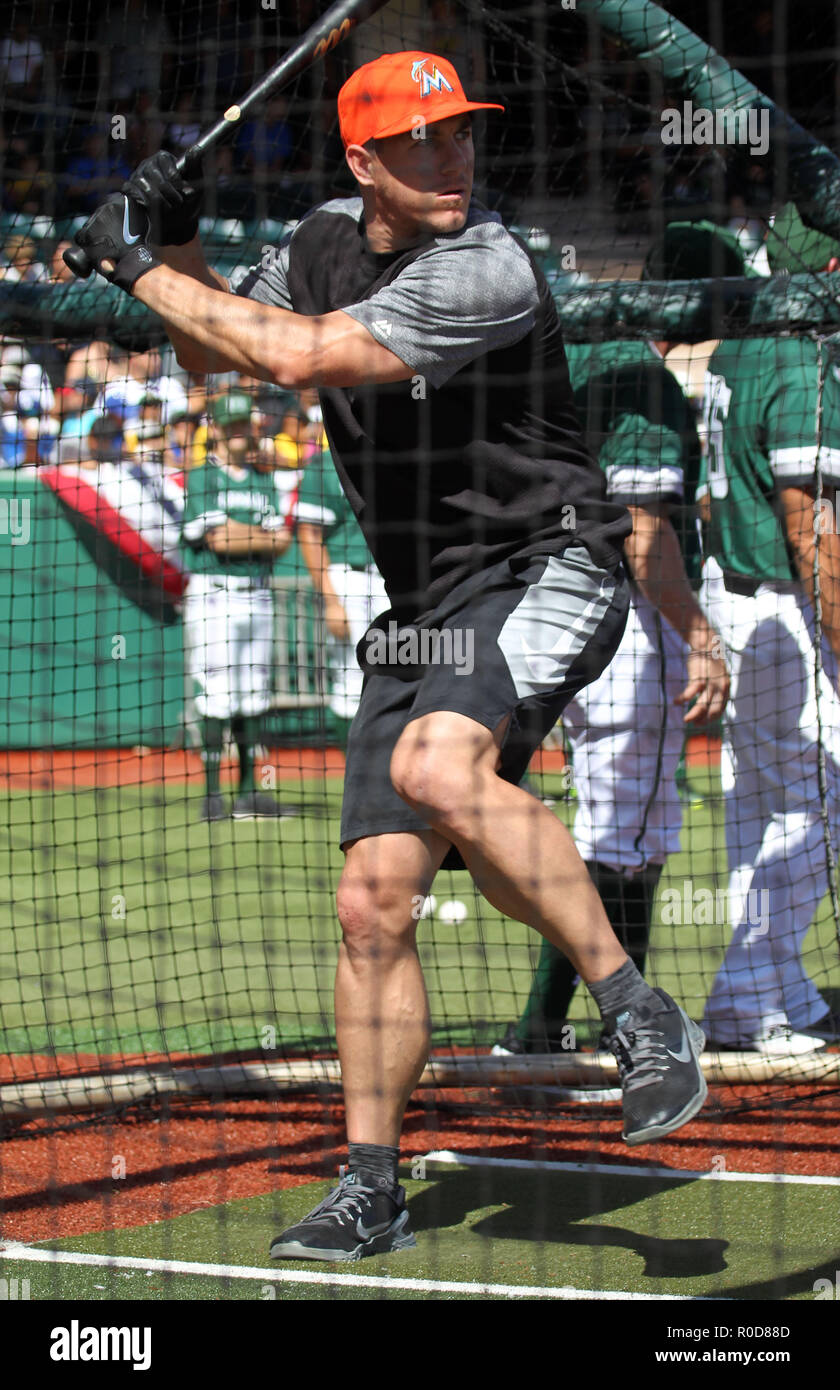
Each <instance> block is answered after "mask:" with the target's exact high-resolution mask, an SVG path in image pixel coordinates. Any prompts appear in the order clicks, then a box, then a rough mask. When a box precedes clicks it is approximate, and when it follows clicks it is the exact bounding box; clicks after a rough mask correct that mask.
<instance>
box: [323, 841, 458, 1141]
mask: <svg viewBox="0 0 840 1390" xmlns="http://www.w3.org/2000/svg"><path fill="white" fill-rule="evenodd" d="M448 849H449V842H448V841H447V840H444V839H443V838H442V837H441V836H440V835H437V834H435V833H434V832H433V831H426V832H423V833H422V834H416V835H415V834H395V835H377V836H372V837H370V838H367V839H363V840H356V841H354V842H353V843H352V844H351V845H350V846H349V848H348V850H347V856H346V860H345V865H344V872H343V874H342V877H341V882H340V884H339V888H338V915H339V920H340V922H341V926H342V930H343V941H342V944H341V947H340V948H339V957H338V972H337V975H336V982H335V1020H336V1035H337V1038H338V1052H339V1057H340V1059H341V1075H342V1082H343V1086H344V1099H345V1105H346V1111H347V1137H348V1139H349V1141H350V1143H365V1144H387V1145H392V1146H394V1147H397V1146H398V1145H399V1142H400V1129H401V1126H402V1118H403V1112H404V1110H405V1107H406V1104H407V1102H408V1098H409V1096H410V1095H411V1092H412V1091H413V1090H414V1087H415V1086H416V1084H417V1081H418V1078H419V1076H420V1073H421V1072H422V1070H423V1068H424V1067H425V1065H426V1062H427V1060H428V1056H429V1006H428V1000H427V998H426V987H425V984H424V982H423V975H422V971H421V968H420V960H419V958H418V955H417V945H416V937H417V920H418V917H419V906H420V902H421V900H422V898H424V897H426V895H427V894H428V893H429V890H430V888H431V885H432V882H433V880H434V877H435V874H436V873H437V871H438V869H439V867H440V865H441V863H442V862H443V859H444V858H445V856H446V852H447V850H448Z"/></svg>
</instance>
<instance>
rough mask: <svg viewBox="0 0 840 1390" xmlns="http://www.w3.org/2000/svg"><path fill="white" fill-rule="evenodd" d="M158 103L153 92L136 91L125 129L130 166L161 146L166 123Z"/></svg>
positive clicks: (154, 152) (155, 151)
mask: <svg viewBox="0 0 840 1390" xmlns="http://www.w3.org/2000/svg"><path fill="white" fill-rule="evenodd" d="M158 103H159V97H158V96H156V95H155V93H154V92H138V93H137V97H136V100H135V102H134V107H133V109H132V110H131V111H130V113H129V116H128V122H127V129H126V144H127V147H128V149H127V158H128V161H129V163H130V164H131V166H132V168H133V167H134V166H135V165H137V164H139V163H140V161H141V160H143V159H147V158H148V157H149V156H150V155H153V154H156V153H157V151H158V150H160V149H162V148H163V142H164V137H165V134H166V125H165V123H164V121H163V119H162V118H161V114H160V107H159V104H158Z"/></svg>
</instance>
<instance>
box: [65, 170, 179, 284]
mask: <svg viewBox="0 0 840 1390" xmlns="http://www.w3.org/2000/svg"><path fill="white" fill-rule="evenodd" d="M148 239H149V217H148V214H147V212H146V210H145V208H142V207H140V206H139V204H137V203H135V202H134V201H133V200H132V199H130V198H127V197H126V196H125V194H124V193H112V194H111V196H110V198H108V199H106V201H105V202H104V203H103V204H102V206H101V207H98V208H97V209H96V212H95V213H94V214H93V216H92V217H89V218H88V220H87V222H86V223H85V225H84V226H83V227H80V228H79V230H78V232H77V233H76V235H75V237H74V240H75V241H76V242H77V243H78V245H79V246H81V248H82V250H83V251H84V253H85V255H86V256H87V257H88V259H89V260H90V261H92V262H93V266H94V269H95V270H98V271H99V274H100V275H104V277H105V279H106V280H110V282H111V284H112V285H118V286H119V288H120V289H121V290H125V291H126V292H127V293H128V294H131V292H132V289H133V286H134V285H135V283H136V282H137V281H138V280H139V279H140V276H141V275H145V274H146V271H147V270H154V268H155V266H158V265H160V264H161V262H160V261H159V260H157V258H156V257H155V256H153V255H152V253H151V251H150V250H149V247H148V244H147V243H148Z"/></svg>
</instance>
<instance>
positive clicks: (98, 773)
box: [0, 735, 720, 791]
mask: <svg viewBox="0 0 840 1390" xmlns="http://www.w3.org/2000/svg"><path fill="white" fill-rule="evenodd" d="M686 761H687V762H688V764H689V766H690V767H713V766H716V765H717V764H718V763H719V762H720V740H719V739H715V738H708V737H706V736H705V735H696V736H694V737H692V738H690V739H689V740H688V743H687V745H686ZM268 762H269V763H270V764H272V765H273V766H274V767H276V768H277V771H278V772H279V773H280V775H281V777H287V778H294V777H300V778H302V779H305V780H310V779H311V778H315V777H329V778H334V777H341V776H343V774H344V754H343V753H342V752H341V751H340V750H339V749H338V748H273V749H271V750H269V753H268ZM565 765H566V759H565V757H564V755H563V752H562V750H561V749H556V748H555V749H549V750H545V751H544V750H542V749H540V750H539V752H537V753H536V754H535V755H534V758H533V759H532V762H531V767H532V769H533V771H534V772H536V773H546V772H562V771H563V768H564V767H565ZM222 773H223V776H224V777H225V778H226V779H227V780H230V781H234V780H235V776H236V761H235V760H229V761H228V762H226V763H223V765H222ZM203 778H204V770H203V767H202V763H201V758H200V757H199V755H198V753H197V752H194V751H192V750H188V749H176V750H171V749H166V748H99V749H84V748H34V749H8V748H7V749H0V788H2V787H4V786H6V787H11V788H14V789H15V790H21V791H29V790H31V789H39V788H40V789H42V790H45V791H49V790H52V789H59V788H68V787H69V788H73V787H129V786H144V785H145V786H148V785H149V784H154V785H160V783H162V782H167V783H170V782H201V781H202V780H203Z"/></svg>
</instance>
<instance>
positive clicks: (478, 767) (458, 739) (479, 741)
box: [390, 716, 497, 826]
mask: <svg viewBox="0 0 840 1390" xmlns="http://www.w3.org/2000/svg"><path fill="white" fill-rule="evenodd" d="M456 718H458V716H456ZM464 725H466V726H467V727H466V728H464V727H463V726H464ZM469 726H472V727H471V728H470V727H469ZM496 758H497V750H496V748H495V745H494V744H493V741H492V735H491V734H489V733H488V732H487V730H485V729H482V728H481V727H480V726H479V725H477V724H475V723H474V722H473V721H472V720H469V721H468V720H466V719H462V720H461V723H460V725H459V726H458V727H455V726H454V725H453V724H452V722H451V719H447V722H446V723H444V720H443V719H441V720H440V721H438V722H437V723H436V724H430V723H427V721H426V720H417V721H416V723H413V724H409V725H408V727H407V728H406V729H405V731H404V732H403V734H402V736H401V737H400V739H399V741H398V743H397V746H396V748H395V749H394V752H393V756H392V758H391V769H390V772H391V782H392V784H393V787H394V790H395V791H396V792H397V794H398V796H401V797H402V799H403V801H406V802H408V804H409V806H412V807H413V808H414V809H415V810H418V811H420V812H421V813H423V814H425V815H427V816H430V817H432V818H434V820H435V821H437V822H438V823H439V824H441V825H447V826H448V825H452V824H453V823H455V822H457V821H458V819H459V818H460V817H461V816H462V815H463V814H464V811H465V809H466V808H467V807H468V806H471V805H474V804H475V799H476V796H477V795H478V793H479V791H480V787H481V785H482V783H483V781H484V779H485V778H486V776H487V775H488V773H489V772H492V771H493V764H494V763H495V761H496Z"/></svg>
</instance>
